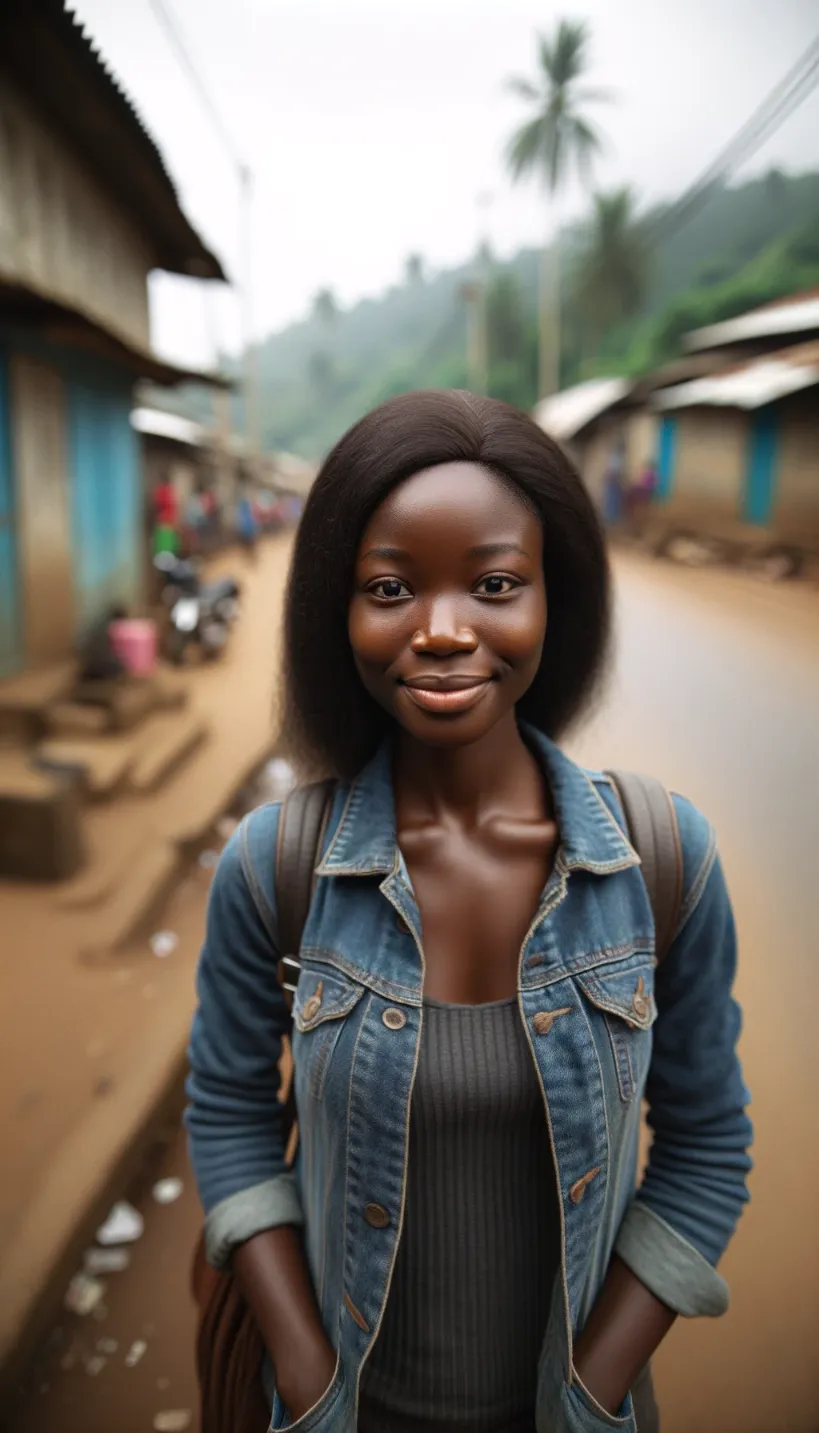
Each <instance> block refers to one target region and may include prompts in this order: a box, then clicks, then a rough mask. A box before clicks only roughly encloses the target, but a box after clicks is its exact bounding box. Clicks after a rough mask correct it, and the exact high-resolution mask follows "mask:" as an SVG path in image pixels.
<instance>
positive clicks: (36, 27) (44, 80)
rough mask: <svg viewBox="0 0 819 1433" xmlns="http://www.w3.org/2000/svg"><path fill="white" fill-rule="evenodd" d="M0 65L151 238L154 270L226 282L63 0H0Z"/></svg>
mask: <svg viewBox="0 0 819 1433" xmlns="http://www.w3.org/2000/svg"><path fill="white" fill-rule="evenodd" d="M0 65H2V68H3V69H4V70H7V71H8V73H9V75H10V77H11V78H12V79H13V80H15V81H16V82H17V83H18V84H19V85H20V87H21V88H22V89H23V90H24V91H25V92H26V94H28V95H30V96H31V98H32V99H33V100H34V101H35V103H36V104H37V105H38V107H39V108H40V110H41V112H43V113H44V114H45V115H46V116H47V117H48V118H50V120H51V122H52V124H54V125H55V127H56V128H57V129H58V130H59V132H60V135H61V137H62V138H63V139H65V140H66V141H67V142H68V143H70V144H71V145H72V146H73V148H74V149H75V150H76V151H77V152H78V153H79V154H80V155H81V156H82V157H83V158H84V159H85V161H86V163H87V164H88V165H89V166H90V167H91V168H92V170H93V171H94V172H95V173H96V174H97V176H98V178H99V179H100V180H101V181H102V183H104V184H105V186H106V188H107V189H108V191H109V192H110V193H112V194H113V195H114V196H115V197H116V198H117V199H118V200H119V202H120V203H121V204H122V206H123V208H124V209H125V210H126V211H127V212H128V213H130V215H131V217H132V219H133V221H134V222H135V223H136V224H138V225H139V227H140V229H142V231H143V232H144V233H146V234H149V235H151V237H152V238H153V240H154V242H155V244H156V247H157V264H156V266H157V267H158V268H163V269H167V270H169V271H170V272H172V273H180V274H188V275H191V276H193V277H197V278H210V279H224V278H225V274H224V271H223V269H222V266H221V264H220V262H219V260H218V259H217V258H216V257H215V255H214V254H212V253H211V251H210V250H209V249H208V248H207V247H206V245H205V244H204V243H203V241H202V239H201V238H200V237H199V235H198V234H197V232H196V230H195V229H194V228H193V226H192V225H191V224H190V223H189V221H188V219H187V218H186V216H185V214H184V213H183V211H182V208H181V206H180V203H179V198H178V196H177V192H176V187H175V185H174V183H173V181H172V179H171V177H170V175H169V174H168V171H167V169H166V168H165V164H164V162H163V159H162V156H161V154H160V152H159V149H158V148H157V146H156V144H155V143H154V141H153V139H152V138H151V136H150V135H149V133H148V131H147V129H146V128H145V126H144V124H143V123H142V120H141V119H140V118H139V115H138V114H137V112H136V109H135V108H134V106H133V104H132V103H131V100H130V99H129V98H128V97H127V96H126V94H125V92H124V91H123V89H122V88H121V86H120V85H119V83H118V82H117V80H116V79H115V78H114V76H113V74H112V72H111V70H110V69H109V68H108V66H107V65H106V63H105V61H104V60H103V59H102V56H101V55H100V52H99V50H98V48H97V47H96V45H95V44H94V42H93V40H92V39H91V37H90V36H89V35H88V34H87V33H86V31H85V29H84V28H83V26H82V24H81V23H80V21H79V20H78V19H77V17H76V16H75V15H74V14H73V12H72V11H71V10H70V9H69V8H68V5H67V4H65V3H63V0H0Z"/></svg>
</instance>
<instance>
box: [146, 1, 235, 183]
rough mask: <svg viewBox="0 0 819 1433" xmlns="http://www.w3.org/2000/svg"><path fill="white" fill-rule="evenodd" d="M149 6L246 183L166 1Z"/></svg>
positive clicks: (221, 122) (218, 114)
mask: <svg viewBox="0 0 819 1433" xmlns="http://www.w3.org/2000/svg"><path fill="white" fill-rule="evenodd" d="M150 5H151V9H152V10H153V12H154V14H155V15H156V18H157V20H158V21H159V23H160V25H161V26H162V28H163V30H164V31H165V34H166V35H167V37H168V39H169V41H170V43H171V47H172V48H173V50H174V51H175V53H176V57H177V59H178V60H179V63H180V64H181V66H182V68H183V69H184V71H185V73H186V75H187V76H188V79H189V80H190V82H191V84H192V85H193V88H194V89H195V90H196V93H197V95H198V96H199V99H200V101H201V104H202V106H203V108H204V109H205V110H206V112H207V115H208V117H209V119H210V122H211V124H212V125H213V127H214V129H215V130H216V132H217V134H218V135H219V138H220V139H221V141H222V143H223V145H224V146H225V149H226V150H227V152H228V154H229V155H230V158H231V162H232V164H233V167H234V169H235V170H236V171H237V173H238V175H239V177H240V179H241V180H242V182H243V183H246V182H247V177H248V175H249V171H248V167H247V165H246V164H245V163H244V161H243V160H242V158H241V156H240V155H239V153H238V151H237V149H236V147H235V145H234V143H233V140H232V138H231V135H230V132H229V130H228V128H227V126H226V125H225V124H224V122H223V120H222V116H221V115H220V113H219V111H218V109H217V108H216V105H215V104H214V102H213V100H212V99H211V97H210V94H209V93H208V89H207V86H206V84H205V83H204V81H203V79H202V78H201V76H200V74H199V71H198V70H197V68H196V65H195V64H194V62H193V60H192V59H191V56H190V53H189V51H188V48H187V46H186V44H185V41H184V40H183V38H182V35H181V32H180V30H179V24H178V21H177V20H176V19H175V17H174V15H173V14H172V12H171V9H170V7H169V5H168V4H167V0H150Z"/></svg>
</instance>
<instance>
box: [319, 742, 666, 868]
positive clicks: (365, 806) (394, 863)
mask: <svg viewBox="0 0 819 1433" xmlns="http://www.w3.org/2000/svg"><path fill="white" fill-rule="evenodd" d="M522 730H523V731H524V733H525V736H526V740H527V742H528V743H529V745H530V747H531V749H532V750H533V751H534V753H535V755H536V756H537V757H538V759H539V760H540V761H541V762H542V763H543V768H544V770H545V772H546V777H547V779H548V782H549V787H550V789H551V792H552V799H553V801H554V804H555V815H556V817H557V823H558V830H559V832H560V856H561V860H562V862H563V864H564V866H565V867H566V868H567V869H569V870H584V871H592V872H595V873H597V874H598V875H607V874H608V873H609V872H611V871H620V870H624V869H625V868H626V867H627V866H636V865H639V856H638V855H637V853H636V852H635V850H634V849H633V847H632V846H631V845H630V844H629V842H628V841H627V840H626V837H625V836H624V834H623V832H622V830H621V829H620V827H619V826H618V824H617V822H616V820H615V818H614V816H613V815H612V813H611V811H610V810H609V807H608V806H607V804H606V802H605V801H604V800H603V798H602V796H601V795H600V794H599V792H598V790H597V786H596V784H595V782H594V781H593V780H592V778H591V776H590V775H589V774H588V773H587V772H586V771H584V770H583V768H582V767H580V766H578V765H577V764H576V763H575V762H573V761H572V760H571V759H570V758H569V757H568V756H566V754H565V752H563V751H561V750H560V748H559V747H558V746H556V745H555V743H554V742H553V741H550V740H549V738H548V737H545V736H543V735H542V733H541V732H539V731H536V730H535V728H534V727H531V726H528V725H526V726H523V727H522ZM399 866H400V855H399V851H398V843H397V840H396V832H395V802H394V799H393V792H392V748H391V743H390V742H389V741H387V742H385V743H384V744H383V745H382V746H381V747H380V749H379V751H378V752H377V754H376V755H375V756H374V757H373V759H372V761H371V762H370V763H369V764H368V765H367V766H365V767H364V770H363V771H362V772H360V773H359V775H358V776H357V777H356V778H355V780H354V781H353V782H352V784H351V785H350V787H349V788H348V790H347V795H346V801H345V803H344V807H343V810H342V813H341V817H340V820H339V823H338V826H337V827H336V830H335V833H334V835H333V837H332V839H331V841H330V844H329V846H328V848H327V850H326V852H325V854H324V858H323V860H322V861H321V864H320V865H319V867H318V872H317V874H318V875H320V876H375V875H385V874H389V873H390V872H392V871H397V870H398V869H399Z"/></svg>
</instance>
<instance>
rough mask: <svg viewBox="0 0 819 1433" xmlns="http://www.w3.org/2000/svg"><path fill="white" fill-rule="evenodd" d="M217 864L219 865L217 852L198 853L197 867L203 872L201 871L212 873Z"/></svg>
mask: <svg viewBox="0 0 819 1433" xmlns="http://www.w3.org/2000/svg"><path fill="white" fill-rule="evenodd" d="M218 864H219V852H218V851H200V852H199V865H200V866H201V867H202V870H203V871H213V870H215V869H216V867H217V866H218Z"/></svg>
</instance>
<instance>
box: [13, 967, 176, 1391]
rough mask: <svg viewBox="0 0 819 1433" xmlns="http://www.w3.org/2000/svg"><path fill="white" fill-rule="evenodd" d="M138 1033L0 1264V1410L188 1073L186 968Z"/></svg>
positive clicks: (56, 1160) (59, 1153)
mask: <svg viewBox="0 0 819 1433" xmlns="http://www.w3.org/2000/svg"><path fill="white" fill-rule="evenodd" d="M180 975H181V977H182V978H181V979H180V980H179V981H178V989H177V990H176V991H175V992H174V998H173V999H166V1001H165V1004H164V1006H163V1008H162V1009H161V1010H159V1011H154V1012H152V1017H151V1032H150V1039H149V1040H147V1041H146V1039H145V1034H146V1032H145V1030H144V1029H142V1030H141V1031H140V1032H139V1037H138V1040H137V1041H136V1042H135V1046H134V1058H133V1059H131V1060H130V1061H129V1070H128V1074H127V1076H126V1077H125V1079H124V1080H122V1081H121V1082H120V1083H119V1085H118V1086H117V1087H116V1089H115V1090H113V1091H112V1092H111V1093H110V1094H109V1095H108V1096H106V1097H105V1098H104V1099H102V1100H100V1101H99V1102H97V1103H95V1104H94V1105H93V1106H92V1108H91V1110H90V1112H89V1113H88V1115H87V1116H86V1118H85V1119H84V1120H83V1121H82V1122H81V1123H80V1125H79V1126H78V1127H77V1128H76V1129H74V1130H72V1131H71V1133H70V1134H69V1135H68V1137H67V1139H66V1140H65V1141H64V1143H63V1144H62V1145H61V1146H60V1147H59V1148H58V1149H57V1150H56V1151H55V1153H54V1157H53V1159H52V1160H51V1163H50V1166H49V1169H48V1173H47V1175H46V1177H45V1178H44V1179H43V1180H42V1181H41V1183H40V1186H39V1189H38V1191H37V1194H36V1196H35V1197H34V1199H33V1200H32V1201H31V1203H30V1204H29V1206H28V1208H27V1210H26V1212H25V1214H24V1216H23V1218H22V1220H21V1221H20V1224H19V1225H18V1227H17V1231H16V1237H15V1239H14V1243H13V1245H12V1246H11V1247H10V1248H9V1249H8V1250H7V1252H6V1256H5V1259H4V1262H3V1267H2V1270H0V1407H2V1406H4V1405H5V1403H6V1400H7V1399H8V1398H9V1397H10V1395H11V1394H12V1392H13V1390H14V1387H15V1384H16V1382H17V1379H18V1378H19V1376H20V1373H21V1370H22V1369H23V1368H24V1366H25V1364H26V1362H27V1360H28V1359H29V1358H30V1357H31V1356H32V1354H33V1353H34V1352H35V1350H36V1348H37V1345H38V1343H39V1342H40V1340H41V1338H42V1337H43V1336H44V1335H45V1333H46V1332H47V1330H48V1328H49V1326H50V1324H51V1323H52V1322H53V1320H54V1318H55V1316H56V1315H57V1314H58V1311H59V1309H60V1306H61V1300H62V1297H63V1294H64V1293H65V1290H66V1288H67V1286H68V1282H69V1280H70V1278H71V1276H72V1274H73V1273H74V1272H75V1270H76V1268H77V1265H78V1264H79V1262H80V1259H81V1255H82V1251H83V1249H84V1248H85V1246H86V1244H87V1243H88V1242H89V1239H90V1238H92V1237H93V1232H94V1230H95V1228H96V1227H97V1225H98V1224H99V1223H100V1222H101V1221H102V1219H103V1218H104V1217H105V1214H106V1212H107V1210H108V1207H109V1206H110V1204H111V1202H112V1201H113V1199H114V1198H116V1197H117V1196H118V1195H119V1194H120V1192H121V1190H122V1188H123V1187H124V1186H125V1185H127V1183H128V1182H129V1180H130V1179H131V1178H132V1177H133V1175H134V1174H135V1173H136V1172H137V1170H138V1168H139V1165H140V1163H141V1160H142V1158H143V1156H144V1153H145V1150H146V1148H147V1146H148V1144H149V1143H150V1142H151V1137H152V1132H153V1130H154V1129H155V1127H156V1124H157V1122H158V1121H160V1120H161V1118H162V1115H163V1111H164V1110H165V1108H166V1107H167V1105H168V1104H169V1103H170V1102H171V1101H172V1100H173V1099H174V1097H175V1096H177V1095H178V1092H179V1091H180V1089H181V1085H182V1081H183V1078H184V1071H185V1064H186V1049H187V1038H188V1028H189V1024H190V1013H191V993H190V972H189V971H188V970H184V969H181V971H180Z"/></svg>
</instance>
